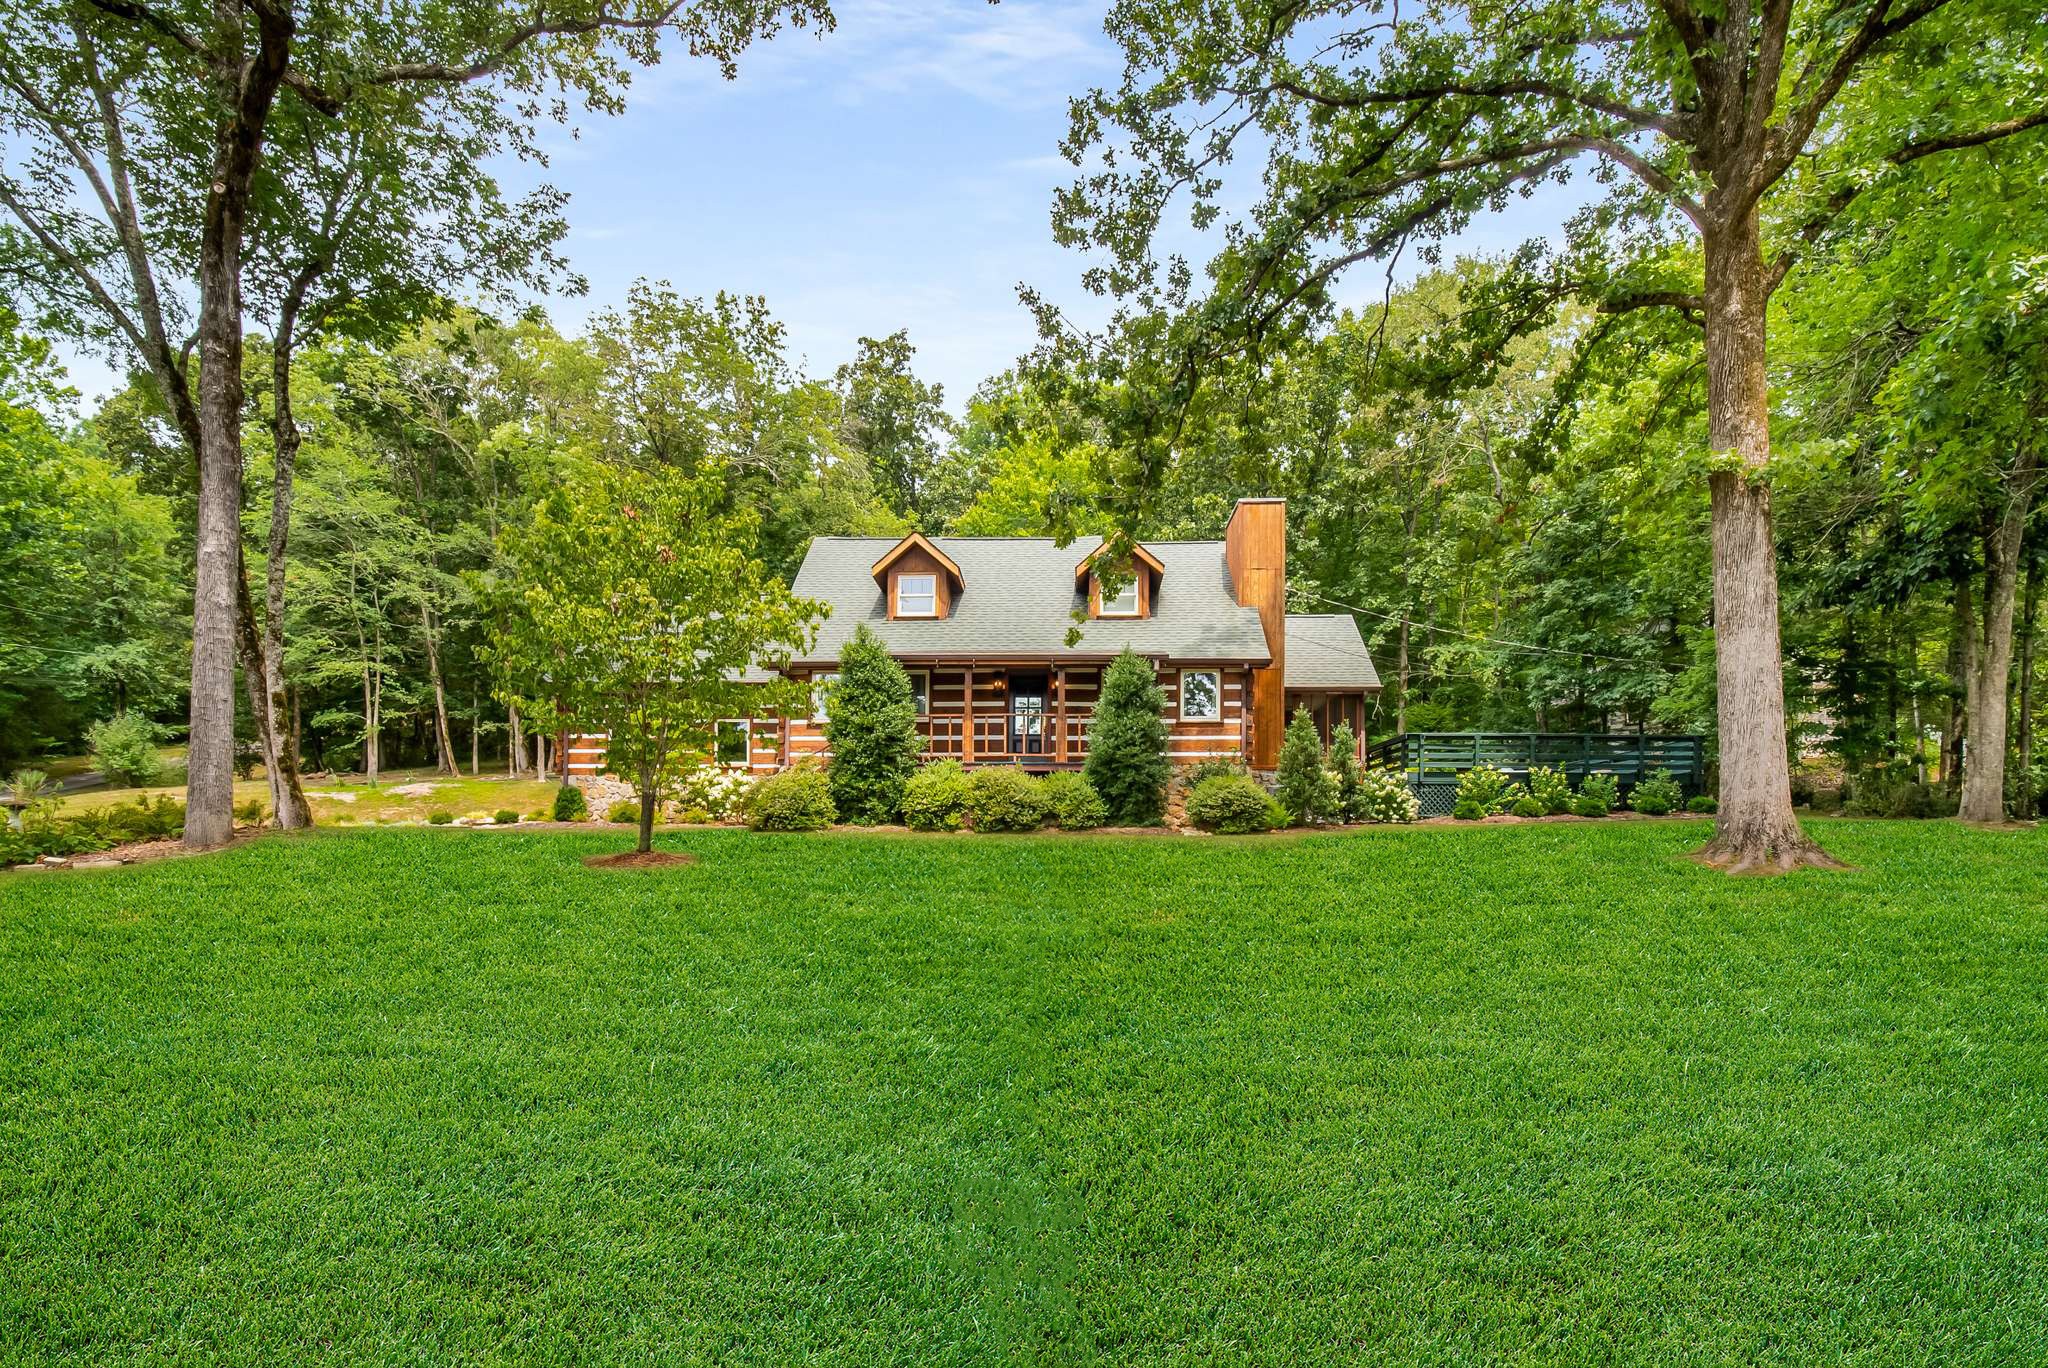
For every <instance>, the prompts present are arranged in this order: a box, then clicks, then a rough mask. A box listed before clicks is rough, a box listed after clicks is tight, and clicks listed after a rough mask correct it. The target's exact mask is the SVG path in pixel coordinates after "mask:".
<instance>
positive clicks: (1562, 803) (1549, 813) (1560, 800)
mask: <svg viewBox="0 0 2048 1368" xmlns="http://www.w3.org/2000/svg"><path fill="white" fill-rule="evenodd" d="M1529 793H1530V795H1531V796H1532V797H1534V798H1535V799H1536V801H1537V802H1538V803H1541V804H1542V805H1543V814H1544V815H1545V816H1546V817H1555V816H1556V815H1558V814H1559V813H1561V812H1570V811H1571V810H1572V781H1571V780H1570V779H1567V778H1566V777H1565V776H1564V774H1563V773H1562V772H1560V771H1558V770H1556V769H1553V768H1551V767H1550V766H1549V765H1538V766H1537V767H1536V768H1534V769H1532V770H1530V771H1529Z"/></svg>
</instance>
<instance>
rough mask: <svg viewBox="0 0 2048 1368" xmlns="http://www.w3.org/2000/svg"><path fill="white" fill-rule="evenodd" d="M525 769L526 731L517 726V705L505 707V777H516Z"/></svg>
mask: <svg viewBox="0 0 2048 1368" xmlns="http://www.w3.org/2000/svg"><path fill="white" fill-rule="evenodd" d="M525 769H526V733H525V732H523V731H521V730H520V728H519V705H518V704H516V703H514V704H510V705H509V706H507V708H506V709H505V777H506V778H508V779H517V778H518V777H519V776H520V775H521V774H523V773H525Z"/></svg>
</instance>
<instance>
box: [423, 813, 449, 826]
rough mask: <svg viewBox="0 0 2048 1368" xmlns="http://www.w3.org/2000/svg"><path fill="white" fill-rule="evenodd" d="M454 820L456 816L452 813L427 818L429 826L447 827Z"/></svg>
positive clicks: (437, 814)
mask: <svg viewBox="0 0 2048 1368" xmlns="http://www.w3.org/2000/svg"><path fill="white" fill-rule="evenodd" d="M454 820H455V814H454V813H452V812H436V813H434V814H432V815H431V816H429V817H428V818H427V824H428V825H429V826H447V825H448V824H449V823H450V822H452V821H454Z"/></svg>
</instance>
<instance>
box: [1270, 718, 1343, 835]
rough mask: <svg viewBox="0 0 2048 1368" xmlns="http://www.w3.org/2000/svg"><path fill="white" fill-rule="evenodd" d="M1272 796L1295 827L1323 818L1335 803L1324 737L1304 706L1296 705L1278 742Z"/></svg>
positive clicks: (1325, 817)
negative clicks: (1325, 756)
mask: <svg viewBox="0 0 2048 1368" xmlns="http://www.w3.org/2000/svg"><path fill="white" fill-rule="evenodd" d="M1274 796H1275V797H1276V798H1278V799H1279V800H1280V806H1281V807H1284V808H1286V809H1287V815H1288V816H1289V817H1291V818H1293V819H1294V824H1295V825H1296V826H1305V825H1307V824H1308V823H1310V822H1320V821H1324V820H1326V819H1327V818H1328V817H1329V816H1330V815H1331V813H1332V812H1333V811H1334V810H1335V808H1336V806H1337V789H1336V785H1334V784H1332V783H1331V782H1330V775H1329V772H1328V771H1327V770H1325V769H1324V768H1323V739H1322V737H1320V736H1318V735H1317V734H1316V724H1315V719H1314V718H1312V717H1310V716H1309V715H1308V709H1307V708H1296V709H1295V710H1294V720H1293V721H1291V722H1289V723H1288V724H1287V737H1286V739H1285V740H1283V741H1282V742H1281V743H1280V770H1279V779H1278V782H1277V783H1276V784H1275V786H1274Z"/></svg>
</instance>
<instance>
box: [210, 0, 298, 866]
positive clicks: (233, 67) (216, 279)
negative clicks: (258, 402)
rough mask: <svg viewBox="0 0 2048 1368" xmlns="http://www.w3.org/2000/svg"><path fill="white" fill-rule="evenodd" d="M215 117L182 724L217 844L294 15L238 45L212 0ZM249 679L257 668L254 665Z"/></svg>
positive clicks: (235, 31)
mask: <svg viewBox="0 0 2048 1368" xmlns="http://www.w3.org/2000/svg"><path fill="white" fill-rule="evenodd" d="M213 19H214V24H213V28H214V33H213V38H214V43H215V51H216V52H217V53H218V54H219V56H218V57H217V59H216V61H215V67H214V72H213V79H214V83H215V86H216V90H217V93H218V98H219V108H220V110H221V114H220V117H219V118H218V120H216V122H215V126H214V164H213V175H212V177H211V179H210V181H209V184H208V186H207V194H206V204H205V209H204V213H203V218H202V227H201V232H200V241H199V329H198V339H199V520H198V535H197V537H196V538H195V542H196V552H195V557H196V560H197V565H196V567H195V573H194V577H193V594H192V699H191V733H190V738H189V746H188V751H187V760H186V792H185V844H187V845H189V846H192V847H195V848H197V849H207V848H210V847H213V846H218V845H224V844H226V842H227V841H228V839H229V838H230V837H231V836H233V834H234V822H235V811H234V807H235V702H234V699H235V656H236V614H237V611H238V604H237V600H236V596H237V594H238V593H242V594H246V592H247V585H246V582H245V581H244V580H243V577H242V527H241V516H242V426H241V424H242V237H243V233H244V229H245V226H246V224H247V220H248V211H249V186H250V182H251V181H252V180H253V178H254V177H255V173H256V161H257V157H258V155H259V153H260V152H261V149H262V141H263V124H264V121H265V119H267V118H268V117H269V113H270V105H271V101H272V100H273V99H274V98H275V97H276V95H277V88H278V85H279V84H280V83H281V82H282V81H283V79H284V70H285V61H286V58H287V56H288V54H289V49H290V43H291V33H292V18H291V15H290V12H289V11H288V10H285V9H282V8H278V7H271V6H264V7H261V8H259V9H258V10H257V31H258V42H257V50H256V52H255V53H254V54H252V55H250V56H249V57H248V58H246V59H245V58H244V56H243V48H244V46H245V44H244V40H243V37H242V32H241V30H242V24H243V20H244V13H243V7H242V6H241V5H240V4H239V3H237V0H215V3H214V6H213ZM258 677H259V679H260V678H261V675H260V673H259V676H258Z"/></svg>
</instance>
